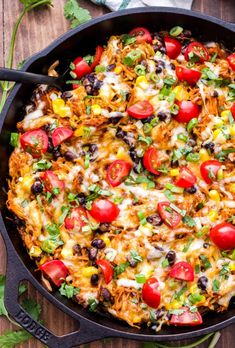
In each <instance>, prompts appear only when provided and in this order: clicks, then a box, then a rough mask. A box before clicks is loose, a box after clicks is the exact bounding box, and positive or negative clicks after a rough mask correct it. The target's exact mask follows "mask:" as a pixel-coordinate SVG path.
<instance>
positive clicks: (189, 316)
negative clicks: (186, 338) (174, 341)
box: [170, 307, 202, 326]
mask: <svg viewBox="0 0 235 348" xmlns="http://www.w3.org/2000/svg"><path fill="white" fill-rule="evenodd" d="M180 309H182V310H183V311H184V312H183V313H181V314H172V316H171V319H170V324H171V325H176V326H196V325H201V324H202V316H201V314H200V313H199V312H198V311H196V312H190V308H189V307H182V308H180Z"/></svg>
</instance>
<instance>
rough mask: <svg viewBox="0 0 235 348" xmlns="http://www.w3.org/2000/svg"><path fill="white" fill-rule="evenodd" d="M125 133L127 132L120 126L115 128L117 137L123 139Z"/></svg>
mask: <svg viewBox="0 0 235 348" xmlns="http://www.w3.org/2000/svg"><path fill="white" fill-rule="evenodd" d="M126 135H127V132H125V131H124V130H122V129H121V128H120V127H118V128H117V131H116V137H117V138H120V139H123V138H124V137H125V136H126Z"/></svg>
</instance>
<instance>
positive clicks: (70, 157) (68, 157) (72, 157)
mask: <svg viewBox="0 0 235 348" xmlns="http://www.w3.org/2000/svg"><path fill="white" fill-rule="evenodd" d="M64 157H65V159H66V160H67V161H71V162H72V161H74V160H75V159H76V158H77V155H76V154H75V153H74V152H72V151H66V152H65V153H64Z"/></svg>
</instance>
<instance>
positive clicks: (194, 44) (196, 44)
mask: <svg viewBox="0 0 235 348" xmlns="http://www.w3.org/2000/svg"><path fill="white" fill-rule="evenodd" d="M196 47H199V48H200V50H202V51H203V53H204V57H202V56H200V55H198V54H196V53H195V54H196V55H197V56H198V58H199V60H198V61H199V62H201V63H203V62H205V61H208V60H209V59H210V55H209V53H208V51H207V48H206V47H205V46H204V45H203V44H201V43H200V42H197V41H194V42H191V43H190V44H189V45H188V46H187V48H186V50H185V53H184V58H185V60H187V61H189V60H190V59H189V53H190V52H196V51H197V50H195V48H196Z"/></svg>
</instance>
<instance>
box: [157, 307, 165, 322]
mask: <svg viewBox="0 0 235 348" xmlns="http://www.w3.org/2000/svg"><path fill="white" fill-rule="evenodd" d="M164 314H165V311H164V309H162V308H160V309H157V310H156V311H155V317H156V319H161V318H162V317H163V315H164Z"/></svg>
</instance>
